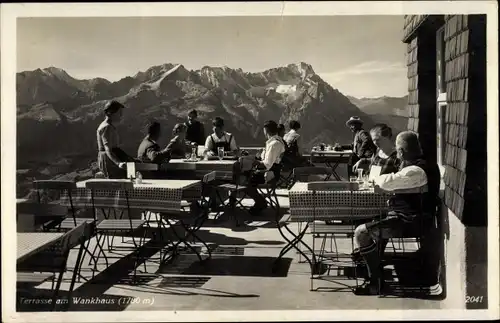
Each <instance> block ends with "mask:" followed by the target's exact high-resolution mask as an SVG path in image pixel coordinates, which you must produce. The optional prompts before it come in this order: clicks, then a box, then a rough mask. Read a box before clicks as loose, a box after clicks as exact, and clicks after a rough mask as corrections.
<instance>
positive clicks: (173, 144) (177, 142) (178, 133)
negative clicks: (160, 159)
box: [167, 123, 190, 158]
mask: <svg viewBox="0 0 500 323" xmlns="http://www.w3.org/2000/svg"><path fill="white" fill-rule="evenodd" d="M186 131H187V127H186V125H185V124H183V123H178V124H176V125H175V126H174V129H173V130H172V133H173V135H174V138H172V140H170V142H169V143H168V145H167V150H168V151H169V152H170V156H171V157H172V158H184V157H185V156H186V153H189V152H190V151H189V147H188V146H187V144H186Z"/></svg>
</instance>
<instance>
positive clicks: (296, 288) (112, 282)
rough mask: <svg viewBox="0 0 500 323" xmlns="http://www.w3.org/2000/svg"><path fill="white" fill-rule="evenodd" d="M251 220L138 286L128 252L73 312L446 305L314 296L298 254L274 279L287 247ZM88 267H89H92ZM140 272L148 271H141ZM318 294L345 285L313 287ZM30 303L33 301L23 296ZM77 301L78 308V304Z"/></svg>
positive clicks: (85, 289)
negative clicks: (203, 252) (202, 256)
mask: <svg viewBox="0 0 500 323" xmlns="http://www.w3.org/2000/svg"><path fill="white" fill-rule="evenodd" d="M282 194H283V192H282ZM283 195H284V196H282V197H280V202H281V205H282V207H285V208H286V207H287V205H288V198H287V197H286V192H285V194H283ZM241 216H243V215H241ZM246 217H247V219H249V218H250V216H246ZM252 220H253V221H252V222H251V223H248V224H245V225H243V226H241V227H236V226H234V225H233V222H231V221H230V220H228V221H221V222H215V221H208V222H207V223H206V225H205V226H204V227H203V228H202V229H201V231H200V235H201V236H203V237H204V238H205V240H206V241H207V242H209V243H210V244H211V245H213V246H217V249H216V250H217V251H216V252H214V254H213V258H212V259H211V260H209V261H208V262H207V263H205V264H204V265H200V264H199V263H198V262H197V258H196V256H195V255H193V254H184V255H181V256H179V257H178V258H177V259H176V261H174V262H173V263H171V264H168V265H164V266H162V267H161V268H159V266H158V264H157V263H155V262H153V261H154V258H158V255H157V254H156V255H152V258H151V261H148V262H147V263H146V264H147V272H148V274H140V277H141V279H142V280H143V281H142V282H141V283H139V284H135V285H134V284H130V283H129V282H127V279H126V277H127V276H128V275H127V271H128V270H132V266H133V262H132V261H131V260H130V257H127V252H126V251H117V253H116V254H114V256H115V257H116V258H115V259H110V261H111V262H113V264H112V265H111V266H110V267H109V268H107V269H106V270H104V266H102V265H101V266H100V269H101V270H102V271H101V272H100V273H98V274H96V277H95V278H94V279H92V280H90V281H87V282H84V280H81V282H80V283H78V284H77V285H76V286H75V291H74V293H73V297H74V298H73V299H74V301H75V304H73V305H72V307H71V309H70V310H72V311H124V310H130V311H138V310H157V311H161V310H334V309H439V308H440V306H441V304H443V302H442V301H440V300H436V299H419V298H416V297H394V296H387V297H383V298H381V297H376V296H356V295H354V294H353V293H352V291H350V290H343V291H336V292H334V291H320V292H318V291H310V290H309V288H310V278H309V266H308V265H307V264H305V263H299V261H298V254H297V253H296V252H294V251H293V252H292V251H291V252H289V253H288V254H287V255H286V256H285V258H284V259H283V261H282V262H281V266H280V267H281V268H280V270H279V271H278V273H275V274H273V273H272V270H271V267H272V263H273V261H274V259H275V257H277V255H278V254H279V251H280V250H281V248H282V247H283V246H284V240H283V239H282V237H281V236H280V234H279V232H278V230H277V229H276V227H275V224H274V222H273V221H272V216H271V215H270V214H267V215H266V214H265V215H262V216H261V217H259V218H258V219H255V218H254V219H252ZM292 227H293V226H292ZM295 230H296V228H295ZM307 239H308V240H309V241H310V242H311V240H312V239H313V238H312V236H311V235H308V236H307ZM127 240H128V239H127V238H126V240H125V242H127ZM317 241H318V243H319V242H321V241H320V240H319V239H317ZM115 244H116V245H120V244H122V243H121V238H119V237H118V238H115ZM410 247H411V246H410ZM338 248H339V250H340V251H343V252H350V251H351V250H352V249H351V248H352V246H351V242H350V241H349V240H344V241H340V240H338ZM118 253H120V254H118ZM152 253H154V252H152ZM108 255H110V256H112V254H108ZM75 259H76V250H73V251H72V253H71V255H70V259H69V267H70V268H71V267H72V266H73V264H74V262H75ZM103 263H104V261H101V264H103ZM84 265H85V266H86V267H87V268H88V267H89V266H88V260H87V261H86V262H85V264H84ZM138 268H139V270H142V271H144V266H143V265H141V266H139V267H138ZM69 275H70V274H68V275H67V277H65V282H63V284H62V287H61V289H62V290H63V292H62V295H65V292H64V291H67V290H68V287H69V283H68V282H69V279H70V276H69ZM84 275H85V276H87V277H89V278H90V276H91V274H90V272H89V271H85V272H84ZM66 278H67V279H66ZM340 282H342V283H344V284H347V285H351V286H352V285H355V281H354V280H345V279H343V280H340ZM317 286H324V287H339V286H340V285H338V284H334V283H331V282H321V281H320V282H318V281H316V282H315V287H317ZM46 288H50V283H44V284H42V285H40V286H39V287H38V289H39V291H38V292H37V296H36V297H38V298H41V297H44V296H43V295H45V294H46V293H45V292H44V290H46ZM30 297H31V298H33V297H34V296H33V295H31V296H26V298H30ZM78 300H79V301H80V303H79V304H76V302H77V301H78ZM84 303H85V304H84ZM43 309H44V307H43V306H42V307H39V306H35V305H27V304H23V305H19V307H18V310H20V311H36V310H43Z"/></svg>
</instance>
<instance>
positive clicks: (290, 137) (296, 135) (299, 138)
mask: <svg viewBox="0 0 500 323" xmlns="http://www.w3.org/2000/svg"><path fill="white" fill-rule="evenodd" d="M295 138H296V139H295ZM283 140H284V141H285V142H286V143H287V144H288V145H290V144H291V143H292V142H293V141H294V140H296V141H297V147H298V148H299V153H301V154H302V151H303V149H304V145H303V141H302V136H301V135H300V134H299V133H298V132H297V131H295V130H294V129H290V131H288V132H287V133H286V134H285V135H284V136H283Z"/></svg>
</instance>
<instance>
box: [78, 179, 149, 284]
mask: <svg viewBox="0 0 500 323" xmlns="http://www.w3.org/2000/svg"><path fill="white" fill-rule="evenodd" d="M85 187H86V188H87V189H89V190H90V192H91V200H92V209H93V212H94V213H93V215H94V220H95V221H96V222H97V212H96V209H97V206H96V201H95V197H96V192H97V191H111V192H116V193H118V194H119V193H123V194H124V196H125V206H122V205H109V207H113V208H114V209H121V216H120V218H119V219H117V218H115V219H109V218H107V219H104V220H102V221H100V222H97V225H96V236H97V245H96V248H95V249H94V252H93V253H92V254H93V255H94V256H95V252H96V251H97V249H99V251H98V253H97V256H95V258H96V261H95V265H94V268H95V269H97V263H98V261H99V258H100V256H101V254H102V255H103V257H104V259H105V261H106V267H108V266H109V262H108V257H107V256H106V254H105V252H104V248H103V244H102V243H101V239H103V242H104V239H105V238H106V237H108V251H111V249H112V244H113V241H111V243H110V241H109V236H112V237H114V236H115V235H116V234H117V233H121V234H126V233H128V234H129V235H130V236H132V241H133V247H131V249H132V250H134V251H137V250H138V249H139V247H140V245H142V244H143V242H144V240H145V237H146V232H144V235H143V236H142V237H141V238H140V239H139V242H137V241H136V239H135V236H134V233H135V232H137V230H138V229H140V228H143V226H144V224H146V222H147V221H146V220H141V219H132V218H131V209H130V201H129V192H130V191H132V190H133V189H134V184H133V183H132V182H130V181H123V180H92V181H87V182H86V183H85ZM124 211H127V217H128V219H122V218H121V217H122V216H123V212H124ZM129 248H130V247H129ZM140 260H141V258H140V255H139V254H138V255H137V256H136V264H138V262H139V261H140ZM136 267H137V266H134V276H133V277H134V281H135V278H136V277H137V268H136ZM144 269H145V270H146V263H145V262H144Z"/></svg>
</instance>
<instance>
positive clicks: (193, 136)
mask: <svg viewBox="0 0 500 323" xmlns="http://www.w3.org/2000/svg"><path fill="white" fill-rule="evenodd" d="M197 119H198V112H197V111H196V110H191V112H189V114H188V121H187V122H186V127H187V130H186V141H190V142H192V143H196V144H197V145H204V144H205V138H206V137H205V128H204V127H203V124H202V123H201V122H199V121H198V120H197Z"/></svg>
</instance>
